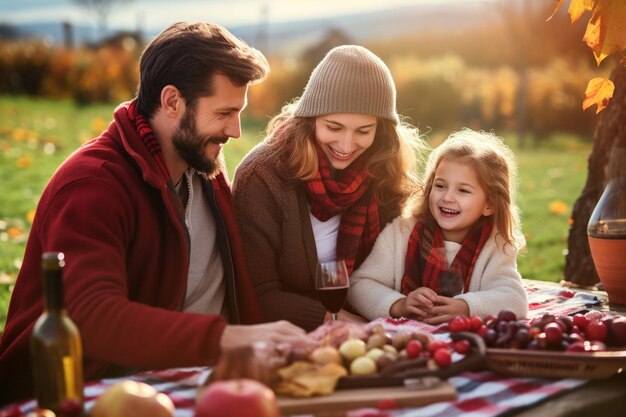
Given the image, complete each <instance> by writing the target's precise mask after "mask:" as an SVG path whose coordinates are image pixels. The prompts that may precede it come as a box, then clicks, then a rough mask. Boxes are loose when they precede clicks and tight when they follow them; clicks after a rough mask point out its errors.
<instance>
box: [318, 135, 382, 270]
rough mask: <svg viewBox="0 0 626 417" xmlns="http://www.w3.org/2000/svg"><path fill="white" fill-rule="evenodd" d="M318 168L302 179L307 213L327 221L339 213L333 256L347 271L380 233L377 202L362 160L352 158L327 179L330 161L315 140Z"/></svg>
mask: <svg viewBox="0 0 626 417" xmlns="http://www.w3.org/2000/svg"><path fill="white" fill-rule="evenodd" d="M315 149H316V151H317V156H318V160H319V171H318V173H317V174H316V175H315V177H313V179H311V180H309V181H307V182H306V190H307V195H308V200H309V204H310V205H311V213H312V214H313V215H314V216H315V217H316V218H317V219H319V220H320V221H323V222H325V221H327V220H328V219H330V218H331V217H333V216H336V215H337V214H341V213H343V215H342V216H341V223H340V224H339V234H338V236H337V258H338V259H344V260H345V261H346V266H347V267H348V273H352V270H353V269H354V268H355V267H358V266H359V265H360V264H361V262H363V260H364V259H365V257H367V255H368V254H369V253H370V251H371V250H372V246H373V245H374V241H375V240H376V237H378V234H379V233H380V220H379V217H378V203H377V202H376V199H375V198H374V197H373V195H372V192H371V190H370V182H371V181H370V178H369V175H368V173H367V170H366V169H365V168H364V167H363V163H359V161H355V163H352V164H350V166H349V167H348V168H346V169H345V170H342V171H341V172H340V173H339V178H338V179H337V180H333V179H331V176H330V162H329V161H328V159H327V157H326V155H324V152H323V151H322V149H321V148H320V147H319V146H318V145H317V143H316V144H315Z"/></svg>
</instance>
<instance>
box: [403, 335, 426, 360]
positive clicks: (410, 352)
mask: <svg viewBox="0 0 626 417" xmlns="http://www.w3.org/2000/svg"><path fill="white" fill-rule="evenodd" d="M405 349H406V355H407V356H408V357H409V359H414V358H417V357H418V356H419V355H420V353H421V352H422V344H421V343H420V341H419V340H409V342H408V343H407V344H406V348H405Z"/></svg>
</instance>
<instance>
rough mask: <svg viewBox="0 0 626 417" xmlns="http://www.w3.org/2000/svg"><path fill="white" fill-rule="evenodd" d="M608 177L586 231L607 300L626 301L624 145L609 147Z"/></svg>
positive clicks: (625, 169)
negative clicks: (622, 146)
mask: <svg viewBox="0 0 626 417" xmlns="http://www.w3.org/2000/svg"><path fill="white" fill-rule="evenodd" d="M607 179H608V182H607V185H606V188H605V189H604V192H603V193H602V196H601V197H600V200H599V201H598V203H597V205H596V207H595V209H594V210H593V213H592V214H591V218H590V219H589V224H588V226H587V235H588V236H589V247H590V249H591V257H592V258H593V263H594V264H595V267H596V271H597V272H598V276H599V277H600V282H601V283H602V285H603V286H604V289H605V290H606V292H607V294H608V296H609V302H610V303H614V304H624V305H626V148H616V149H613V150H612V151H611V157H610V161H609V167H608V172H607Z"/></svg>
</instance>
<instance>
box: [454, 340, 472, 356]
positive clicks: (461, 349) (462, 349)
mask: <svg viewBox="0 0 626 417" xmlns="http://www.w3.org/2000/svg"><path fill="white" fill-rule="evenodd" d="M470 348H471V345H470V342H469V341H467V340H459V341H458V342H456V343H455V344H454V350H455V351H456V352H457V353H460V354H461V355H463V354H465V353H467V352H469V350H470Z"/></svg>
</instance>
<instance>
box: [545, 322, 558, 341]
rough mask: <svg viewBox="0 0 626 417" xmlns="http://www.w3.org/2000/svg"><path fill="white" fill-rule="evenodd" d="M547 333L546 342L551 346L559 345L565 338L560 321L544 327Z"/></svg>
mask: <svg viewBox="0 0 626 417" xmlns="http://www.w3.org/2000/svg"><path fill="white" fill-rule="evenodd" d="M543 331H544V333H545V335H546V342H547V343H548V345H550V346H558V345H559V344H560V343H561V341H562V340H563V329H562V328H561V326H560V325H559V324H558V323H556V322H555V323H548V324H546V327H544V328H543Z"/></svg>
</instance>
